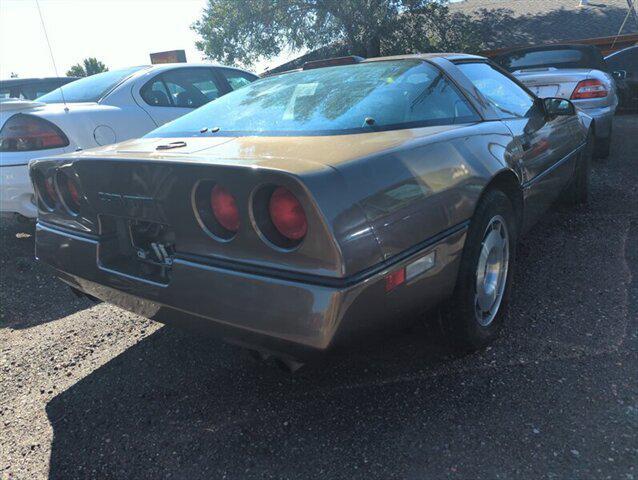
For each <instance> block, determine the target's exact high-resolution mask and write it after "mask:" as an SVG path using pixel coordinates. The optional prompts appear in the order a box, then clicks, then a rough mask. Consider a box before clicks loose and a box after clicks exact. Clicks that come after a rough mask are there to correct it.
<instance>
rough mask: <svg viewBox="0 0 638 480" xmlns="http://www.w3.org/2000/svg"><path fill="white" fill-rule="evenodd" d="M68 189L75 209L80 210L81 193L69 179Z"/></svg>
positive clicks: (67, 182)
mask: <svg viewBox="0 0 638 480" xmlns="http://www.w3.org/2000/svg"><path fill="white" fill-rule="evenodd" d="M66 189H67V190H68V191H69V197H70V199H71V202H70V203H71V204H72V206H73V207H75V208H80V192H79V191H78V187H77V185H76V184H75V182H74V181H73V180H72V179H70V178H67V180H66Z"/></svg>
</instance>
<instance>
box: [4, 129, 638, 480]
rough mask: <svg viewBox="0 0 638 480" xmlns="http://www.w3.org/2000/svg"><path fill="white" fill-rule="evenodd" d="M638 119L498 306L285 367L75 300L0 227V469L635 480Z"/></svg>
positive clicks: (531, 238)
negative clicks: (480, 339) (448, 331)
mask: <svg viewBox="0 0 638 480" xmlns="http://www.w3.org/2000/svg"><path fill="white" fill-rule="evenodd" d="M637 133H638V116H622V117H618V118H617V121H616V128H615V141H614V147H613V152H612V156H611V158H609V159H608V160H607V161H605V162H602V163H598V164H596V165H595V168H594V172H593V176H592V183H593V185H592V201H591V203H590V205H589V206H588V207H584V208H582V209H580V210H578V211H567V210H554V211H552V212H551V213H550V214H548V215H547V217H546V219H545V220H544V221H543V222H542V223H541V224H540V225H539V226H538V227H537V228H536V229H534V230H533V231H532V232H531V233H530V234H529V235H528V236H527V237H526V238H524V239H523V242H522V245H521V247H520V256H519V268H518V273H517V277H516V281H515V291H514V298H513V302H512V315H511V318H510V321H509V323H508V325H507V327H506V329H505V332H504V334H503V336H502V338H501V339H499V341H497V342H496V343H495V344H494V345H493V346H492V347H490V348H489V349H487V350H486V351H484V352H482V353H479V354H475V355H471V356H467V357H464V358H455V357H452V356H450V355H449V354H448V353H447V352H446V350H445V349H443V348H442V347H441V346H440V341H438V340H437V338H436V335H434V334H433V333H432V331H431V329H427V328H424V329H415V330H414V331H412V332H410V333H409V334H402V335H398V336H397V337H395V338H389V339H387V340H386V341H385V342H384V343H382V344H380V345H379V346H378V347H376V348H374V349H370V350H368V351H361V352H354V353H352V354H350V355H348V356H343V357H340V358H333V359H330V360H328V361H327V362H326V363H324V364H322V365H319V366H313V367H311V368H308V369H307V370H303V371H302V372H301V373H299V374H297V375H288V374H285V373H283V372H280V371H279V370H277V369H275V368H273V366H272V365H270V364H266V363H258V362H255V361H253V360H252V359H251V358H249V356H248V355H246V354H245V353H243V352H242V351H241V350H239V349H236V348H234V347H231V346H228V345H225V344H222V343H220V342H218V341H216V340H210V339H205V338H200V337H195V336H192V335H190V334H188V333H185V332H182V331H180V330H175V329H171V328H168V327H162V326H161V325H159V324H155V323H153V322H150V321H148V320H145V319H143V318H140V317H137V316H135V315H132V314H130V313H127V312H125V311H123V310H120V309H118V308H115V307H112V306H109V305H106V304H98V305H93V304H91V303H89V302H88V301H86V300H83V299H78V298H75V296H74V295H73V294H72V293H70V291H69V290H68V289H67V288H66V287H65V286H64V285H63V284H62V283H60V282H58V281H56V279H55V278H54V277H53V276H52V274H51V273H50V272H49V271H48V270H47V269H46V268H44V267H43V266H42V265H39V264H37V263H36V262H35V261H34V260H33V254H32V252H33V236H32V233H33V232H32V229H29V228H28V227H25V226H24V225H20V224H18V223H14V222H6V221H5V222H3V223H2V228H1V229H0V230H1V231H0V235H1V248H0V268H1V278H0V309H1V310H0V316H1V318H0V369H1V372H2V377H1V383H0V421H1V422H2V424H1V426H0V427H1V432H2V433H1V434H0V479H3V480H5V479H13V478H15V479H28V478H38V479H39V478H47V477H48V478H50V479H75V478H81V479H84V478H99V479H110V478H118V479H143V478H151V479H158V478H179V479H189V480H192V479H199V478H202V479H204V478H206V479H211V478H220V479H221V478H227V479H250V478H260V479H269V478H273V479H274V478H276V479H302V478H329V479H337V478H344V479H355V478H362V479H377V478H378V479H390V478H402V479H440V478H450V479H481V478H485V479H519V478H533V479H545V478H546V479H599V478H600V479H603V478H609V479H621V480H633V479H638V280H637V278H638V277H637V275H638V135H637Z"/></svg>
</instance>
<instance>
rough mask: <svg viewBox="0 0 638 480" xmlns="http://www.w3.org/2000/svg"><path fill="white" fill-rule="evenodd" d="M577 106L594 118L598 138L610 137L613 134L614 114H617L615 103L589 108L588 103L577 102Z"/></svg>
mask: <svg viewBox="0 0 638 480" xmlns="http://www.w3.org/2000/svg"><path fill="white" fill-rule="evenodd" d="M577 106H578V108H579V109H580V110H582V111H583V112H585V113H586V114H587V115H589V116H590V117H591V118H593V119H594V122H595V125H596V137H597V138H609V137H610V136H611V132H612V125H613V121H614V115H615V114H616V106H615V105H608V106H606V107H595V108H587V106H586V105H582V104H578V103H577Z"/></svg>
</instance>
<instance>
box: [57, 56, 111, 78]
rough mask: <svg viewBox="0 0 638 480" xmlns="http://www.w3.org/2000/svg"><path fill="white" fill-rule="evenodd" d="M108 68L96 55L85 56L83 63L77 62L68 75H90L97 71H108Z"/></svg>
mask: <svg viewBox="0 0 638 480" xmlns="http://www.w3.org/2000/svg"><path fill="white" fill-rule="evenodd" d="M108 70H109V69H108V68H107V67H106V65H104V64H103V63H102V62H100V61H99V60H98V59H97V58H95V57H89V58H85V59H84V60H83V61H82V63H76V64H75V65H73V66H72V67H71V68H70V69H69V71H68V72H66V76H67V77H90V76H91V75H95V74H96V73H102V72H108Z"/></svg>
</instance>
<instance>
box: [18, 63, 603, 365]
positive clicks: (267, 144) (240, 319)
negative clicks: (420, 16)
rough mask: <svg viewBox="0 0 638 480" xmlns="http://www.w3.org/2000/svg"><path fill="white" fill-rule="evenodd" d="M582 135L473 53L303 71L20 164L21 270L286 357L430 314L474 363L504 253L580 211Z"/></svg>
mask: <svg viewBox="0 0 638 480" xmlns="http://www.w3.org/2000/svg"><path fill="white" fill-rule="evenodd" d="M451 78H453V79H454V81H452V80H450V79H451ZM590 124H591V118H590V117H589V116H587V115H586V114H584V113H582V112H581V111H580V110H577V109H576V108H575V107H574V106H573V104H572V103H571V102H570V101H568V100H565V99H560V98H550V99H539V98H538V97H536V96H534V95H533V94H531V93H529V92H528V91H527V90H526V89H525V88H524V87H523V86H522V85H520V83H519V82H518V81H517V80H516V79H514V78H513V77H511V76H510V75H508V74H506V73H504V72H502V70H501V69H499V68H497V67H495V66H493V65H492V64H491V63H489V62H488V61H486V60H485V59H484V58H482V57H476V56H471V55H460V54H459V55H454V54H431V55H412V56H402V57H388V58H377V59H368V60H363V61H360V59H358V58H356V57H347V58H344V59H332V60H327V61H326V62H312V63H309V64H308V65H306V66H305V67H304V69H302V70H301V71H297V72H290V73H284V74H279V75H276V76H272V77H268V78H265V79H262V80H259V81H257V82H255V83H253V84H251V85H249V86H247V87H246V88H244V89H241V90H238V91H236V92H232V93H230V94H229V95H226V96H225V97H223V98H220V99H219V100H217V101H215V102H211V103H210V104H208V105H206V106H204V107H202V108H200V109H197V110H195V111H194V112H192V113H190V114H188V115H185V116H183V117H181V118H178V119H177V120H174V121H173V122H170V123H168V124H167V125H164V126H163V127H160V128H159V129H157V130H154V131H153V132H151V133H150V134H148V135H147V136H145V137H144V138H141V139H136V140H130V141H128V142H124V143H120V144H116V145H110V146H107V147H102V148H99V149H93V150H88V151H86V152H77V153H71V154H67V155H62V156H59V157H57V158H55V157H54V158H51V159H48V158H44V159H39V160H36V161H34V162H32V163H31V166H30V169H31V177H32V179H33V181H34V184H35V185H36V190H37V196H38V206H39V213H38V223H37V226H36V228H37V235H36V249H37V252H38V258H39V259H40V260H42V261H44V262H46V263H47V264H49V265H51V266H52V267H54V268H55V269H56V270H57V272H58V274H59V275H60V277H61V278H62V279H63V280H64V281H65V282H67V283H68V284H69V285H71V286H72V287H73V288H75V289H76V291H80V292H85V293H87V294H89V295H91V296H93V297H97V298H100V299H103V300H107V301H110V302H112V303H115V304H118V305H120V306H122V307H124V308H128V309H131V310H133V311H136V312H138V313H141V314H142V315H146V316H148V317H149V318H152V319H154V320H157V321H160V322H165V323H175V324H178V325H182V326H190V327H191V328H196V329H201V330H203V331H206V332H213V333H216V334H218V335H220V336H222V337H223V338H224V339H227V340H230V341H233V342H236V343H239V344H242V345H244V346H249V347H250V348H254V349H256V350H261V351H263V352H265V353H273V352H274V353H276V354H278V355H280V356H281V357H282V358H283V359H285V360H291V359H292V360H291V361H292V362H294V361H296V359H304V358H305V357H313V356H314V355H319V354H321V353H323V352H325V351H326V350H329V349H332V348H339V347H346V348H347V346H348V345H350V346H351V345H352V343H360V342H362V341H363V339H365V338H367V337H368V336H369V335H370V334H373V333H377V332H381V331H384V330H385V331H387V330H396V329H397V328H399V326H400V325H401V324H402V323H404V322H406V323H407V322H411V321H413V319H414V318H415V316H414V315H411V313H414V312H415V311H422V310H428V309H430V308H434V307H436V306H438V305H440V304H441V303H443V304H444V305H447V306H444V308H443V311H444V316H445V320H444V321H443V322H442V323H443V325H444V328H445V329H446V331H447V332H448V333H449V336H450V338H451V339H452V341H453V343H454V344H455V345H456V346H457V347H458V348H460V349H463V350H467V349H476V348H481V347H483V346H485V345H486V344H487V343H489V342H490V341H492V340H493V339H494V338H495V337H496V335H497V334H498V331H499V329H500V327H501V325H502V323H503V321H504V318H505V312H506V310H507V303H508V298H509V292H510V285H511V279H512V272H513V270H514V265H515V262H516V247H515V246H516V242H517V239H518V238H519V237H520V235H521V234H522V233H523V232H524V231H525V230H526V229H528V228H529V227H530V226H531V225H532V224H533V223H534V222H535V221H536V220H537V219H538V218H539V217H540V216H541V215H542V214H543V212H544V211H545V210H546V209H547V208H549V206H550V205H551V204H552V203H553V202H554V201H555V200H557V199H558V198H562V199H563V200H564V201H565V202H566V203H568V204H581V203H584V202H585V201H586V200H587V189H588V175H589V166H590V163H589V160H590V157H591V153H592V148H591V147H592V140H591V134H590ZM207 125H210V126H212V125H214V126H215V128H209V129H206V128H202V126H207ZM96 259H97V261H96ZM450 300H451V301H450ZM448 301H449V303H448ZM291 365H294V363H291Z"/></svg>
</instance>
